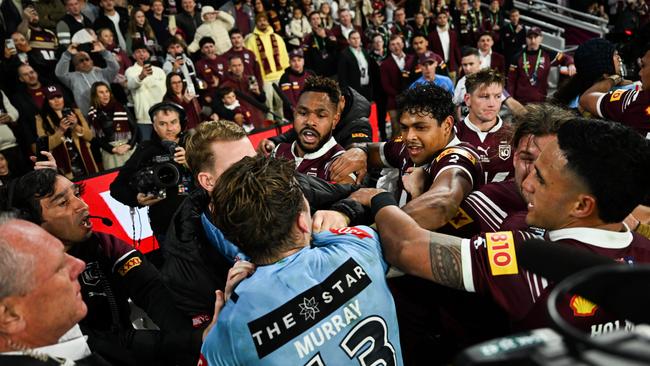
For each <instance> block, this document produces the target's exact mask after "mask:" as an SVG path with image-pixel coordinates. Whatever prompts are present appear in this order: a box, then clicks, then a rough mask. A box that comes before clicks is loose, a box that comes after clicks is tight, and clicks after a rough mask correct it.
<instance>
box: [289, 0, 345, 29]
mask: <svg viewBox="0 0 650 366" xmlns="http://www.w3.org/2000/svg"><path fill="white" fill-rule="evenodd" d="M285 1H286V0H285ZM318 12H319V13H320V19H321V21H322V24H323V28H325V29H327V30H331V29H332V28H334V17H333V16H332V5H330V3H328V2H327V1H323V2H322V3H320V7H319V8H318Z"/></svg>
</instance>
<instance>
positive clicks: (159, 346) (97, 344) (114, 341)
mask: <svg viewBox="0 0 650 366" xmlns="http://www.w3.org/2000/svg"><path fill="white" fill-rule="evenodd" d="M81 189H82V186H80V185H77V184H74V183H72V182H71V181H69V180H68V179H67V178H65V177H64V176H62V175H59V174H57V173H56V171H55V170H53V169H41V170H37V171H33V172H30V173H28V174H26V175H24V176H23V177H21V178H20V179H18V180H17V181H14V183H13V186H12V187H10V189H9V190H8V195H7V197H6V198H7V202H8V206H9V207H10V208H13V209H16V210H18V211H19V212H21V214H22V215H23V216H24V218H25V219H28V220H29V221H31V222H33V223H35V224H38V225H40V226H41V227H42V228H43V229H45V230H46V231H47V232H49V233H50V234H52V235H54V236H55V237H56V238H57V239H59V240H60V241H61V242H63V245H64V246H65V250H66V252H67V253H68V254H70V255H71V256H73V257H75V258H78V259H81V260H83V261H84V262H86V266H85V269H84V270H83V273H82V274H81V276H80V284H81V294H82V296H83V299H84V301H85V303H86V304H87V306H88V314H87V315H86V317H85V318H84V319H83V320H82V321H81V322H80V325H81V329H82V331H83V332H84V334H86V335H88V336H89V338H88V342H89V344H90V346H91V348H92V349H94V350H96V351H97V352H98V353H99V354H100V355H101V356H102V357H104V358H106V359H107V360H109V361H110V362H112V363H114V364H117V365H143V364H146V365H152V364H160V365H167V364H174V365H175V364H177V363H178V364H182V365H191V364H196V357H197V353H198V349H199V346H200V342H201V334H200V333H201V332H200V331H193V330H192V329H191V326H190V322H189V320H188V319H186V318H185V317H183V316H182V314H181V313H180V312H178V310H177V309H176V308H175V306H174V304H173V302H172V301H171V294H170V293H169V291H168V290H167V288H166V287H165V286H164V284H163V282H162V278H161V277H160V274H159V273H158V271H157V270H156V268H155V267H154V266H153V265H152V264H151V263H150V262H148V261H147V259H146V258H145V257H144V256H143V255H142V253H140V252H139V251H138V250H136V249H134V248H133V247H132V246H131V245H129V244H127V243H125V242H123V241H121V240H120V239H118V238H116V237H114V236H112V235H109V234H103V233H97V232H93V231H92V229H93V224H92V223H91V218H90V216H89V212H88V205H86V203H85V202H84V201H83V200H82V199H81ZM128 299H131V300H132V301H133V303H135V304H136V305H137V306H139V307H140V308H142V309H143V310H144V311H145V312H146V313H147V315H148V316H149V317H150V318H151V319H152V320H153V321H154V322H155V323H156V325H157V326H158V327H159V328H160V329H161V330H160V331H154V330H135V329H134V328H133V325H132V324H131V320H130V315H131V310H130V309H131V307H130V305H129V302H128ZM58 310H61V311H63V310H65V309H63V308H62V309H58Z"/></svg>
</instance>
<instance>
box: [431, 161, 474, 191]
mask: <svg viewBox="0 0 650 366" xmlns="http://www.w3.org/2000/svg"><path fill="white" fill-rule="evenodd" d="M451 168H458V169H461V170H462V171H463V172H464V173H465V175H467V177H468V178H469V183H470V184H471V185H472V187H474V178H472V175H471V174H470V173H469V170H467V169H466V168H465V167H464V166H461V165H447V166H445V167H443V168H442V169H440V170H439V171H438V174H436V176H435V177H434V178H433V181H434V182H435V181H436V179H437V178H438V176H439V175H440V173H442V172H444V171H445V170H447V169H451Z"/></svg>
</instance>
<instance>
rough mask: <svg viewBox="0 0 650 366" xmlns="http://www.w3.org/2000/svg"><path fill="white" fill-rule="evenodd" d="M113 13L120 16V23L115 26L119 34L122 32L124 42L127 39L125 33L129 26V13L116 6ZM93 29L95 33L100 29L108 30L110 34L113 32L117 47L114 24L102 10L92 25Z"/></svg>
mask: <svg viewBox="0 0 650 366" xmlns="http://www.w3.org/2000/svg"><path fill="white" fill-rule="evenodd" d="M115 11H116V12H117V13H118V14H119V15H120V21H119V22H118V23H117V24H118V26H119V27H120V32H122V37H124V40H125V41H126V38H127V35H126V31H127V27H128V26H129V12H128V10H126V9H124V8H122V7H120V6H116V7H115ZM93 28H94V29H95V30H96V31H98V30H100V29H102V28H108V29H110V30H111V32H113V37H114V41H115V44H117V45H119V42H118V39H117V32H115V23H113V21H112V20H110V19H109V18H108V17H107V16H106V14H105V13H104V10H101V11H100V14H99V16H98V17H97V19H95V22H94V23H93ZM125 51H126V52H130V51H131V50H125Z"/></svg>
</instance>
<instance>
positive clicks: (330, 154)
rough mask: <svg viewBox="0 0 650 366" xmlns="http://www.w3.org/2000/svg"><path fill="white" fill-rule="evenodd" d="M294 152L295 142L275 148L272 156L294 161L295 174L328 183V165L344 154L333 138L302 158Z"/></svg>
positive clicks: (284, 143) (343, 150) (285, 143)
mask: <svg viewBox="0 0 650 366" xmlns="http://www.w3.org/2000/svg"><path fill="white" fill-rule="evenodd" d="M295 151H296V142H295V141H294V142H293V143H292V144H289V143H287V142H283V143H281V144H279V145H278V146H276V147H275V150H273V153H272V156H273V157H277V158H284V159H287V160H294V161H295V162H296V171H297V172H299V173H303V174H307V175H311V176H313V177H318V178H321V179H325V180H327V181H329V180H330V165H331V164H332V163H333V162H334V160H336V159H337V158H338V157H339V156H340V155H341V154H343V153H344V152H345V149H343V147H342V146H341V145H339V144H338V143H337V142H336V140H335V139H334V137H331V138H330V139H329V141H327V143H325V145H323V147H321V148H320V149H318V151H315V152H313V153H308V154H305V156H303V157H302V158H301V157H299V156H297V155H296V154H295V153H294V152H295Z"/></svg>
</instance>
